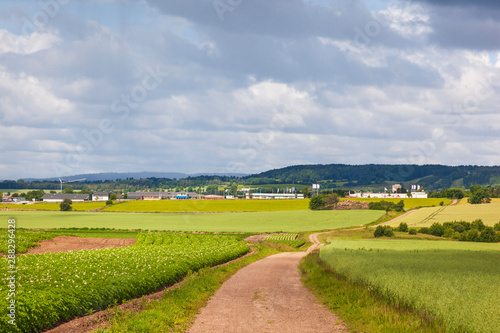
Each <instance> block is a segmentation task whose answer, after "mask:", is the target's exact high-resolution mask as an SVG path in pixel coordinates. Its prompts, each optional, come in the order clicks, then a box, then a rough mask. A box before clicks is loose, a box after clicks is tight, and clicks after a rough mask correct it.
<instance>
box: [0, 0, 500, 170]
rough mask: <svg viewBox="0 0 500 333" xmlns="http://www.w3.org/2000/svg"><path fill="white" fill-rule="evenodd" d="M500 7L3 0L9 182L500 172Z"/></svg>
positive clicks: (1, 118) (373, 0)
mask: <svg viewBox="0 0 500 333" xmlns="http://www.w3.org/2000/svg"><path fill="white" fill-rule="evenodd" d="M499 31H500V2H498V1H485V0H480V1H478V0H474V1H473V0H460V1H451V0H441V1H439V0H433V1H431V0H414V1H381V0H331V1H330V0H251V1H250V0H208V1H205V0H169V1H163V0H142V1H138V0H87V1H79V0H41V1H25V0H4V1H2V2H1V3H0V179H20V178H29V177H63V176H69V175H75V174H82V173H97V172H138V171H165V172H167V171H168V172H185V173H214V172H216V173H257V172H262V171H266V170H269V169H274V168H281V167H285V166H289V165H297V164H330V163H343V164H371V163H374V164H446V165H500V154H499V148H498V147H500V136H499V133H500V113H499V112H498V106H499V105H500V94H499V92H500V57H499V52H500V34H499V33H498V32H499Z"/></svg>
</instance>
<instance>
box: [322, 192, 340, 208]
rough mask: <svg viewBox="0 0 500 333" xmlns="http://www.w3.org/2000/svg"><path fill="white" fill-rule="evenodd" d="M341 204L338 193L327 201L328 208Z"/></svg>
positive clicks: (331, 195) (327, 198) (328, 197)
mask: <svg viewBox="0 0 500 333" xmlns="http://www.w3.org/2000/svg"><path fill="white" fill-rule="evenodd" d="M338 202H339V196H338V195H337V194H336V193H333V194H330V195H329V196H327V197H326V199H325V204H326V206H333V205H336V204H337V203H338Z"/></svg>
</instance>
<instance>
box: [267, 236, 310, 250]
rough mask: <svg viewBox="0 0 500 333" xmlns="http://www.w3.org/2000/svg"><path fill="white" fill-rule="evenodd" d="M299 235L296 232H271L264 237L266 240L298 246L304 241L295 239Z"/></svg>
mask: <svg viewBox="0 0 500 333" xmlns="http://www.w3.org/2000/svg"><path fill="white" fill-rule="evenodd" d="M298 237H299V234H298V233H273V234H271V235H268V236H267V237H266V238H264V241H266V242H273V243H280V244H285V245H288V246H291V247H296V248H299V247H301V246H302V245H304V244H305V243H306V242H305V241H303V240H299V239H297V238H298Z"/></svg>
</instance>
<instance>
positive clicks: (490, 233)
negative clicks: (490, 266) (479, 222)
mask: <svg viewBox="0 0 500 333" xmlns="http://www.w3.org/2000/svg"><path fill="white" fill-rule="evenodd" d="M495 236H496V233H495V229H493V228H492V227H486V228H484V229H483V231H481V235H480V236H479V241H480V242H487V243H492V242H494V241H495V239H496V237H495Z"/></svg>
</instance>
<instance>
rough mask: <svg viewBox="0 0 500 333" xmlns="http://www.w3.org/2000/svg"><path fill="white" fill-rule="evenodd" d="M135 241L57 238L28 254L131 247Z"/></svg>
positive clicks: (42, 242) (33, 248)
mask: <svg viewBox="0 0 500 333" xmlns="http://www.w3.org/2000/svg"><path fill="white" fill-rule="evenodd" d="M134 243H135V239H133V238H130V239H122V238H83V237H73V236H57V237H54V238H53V239H51V240H43V241H41V242H40V246H37V247H32V248H30V249H28V252H27V253H28V254H39V253H47V252H51V253H56V252H68V251H82V250H97V249H104V248H112V247H122V246H129V245H132V244H134Z"/></svg>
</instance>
